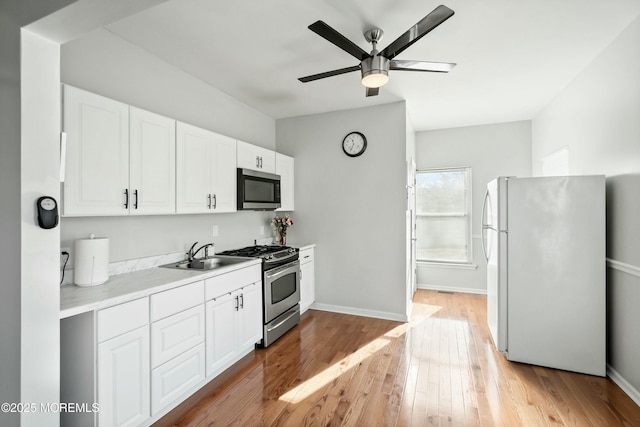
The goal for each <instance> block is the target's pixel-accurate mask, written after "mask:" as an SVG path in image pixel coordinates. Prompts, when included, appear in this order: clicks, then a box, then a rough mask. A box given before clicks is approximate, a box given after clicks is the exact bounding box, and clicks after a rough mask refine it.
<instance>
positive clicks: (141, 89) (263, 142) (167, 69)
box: [61, 29, 275, 149]
mask: <svg viewBox="0 0 640 427" xmlns="http://www.w3.org/2000/svg"><path fill="white" fill-rule="evenodd" d="M61 58H62V59H61V61H62V62H61V74H62V82H63V83H69V84H71V85H73V86H77V87H79V88H82V89H86V90H88V91H90V92H95V93H98V94H100V95H103V96H106V97H108V98H113V99H116V100H118V101H121V102H124V103H126V104H130V105H135V106H137V107H140V108H144V109H147V110H150V111H153V112H155V113H158V114H163V115H165V116H168V117H171V118H174V119H177V120H181V121H183V122H186V123H189V124H192V125H194V126H200V127H202V128H205V129H209V130H212V131H214V132H217V133H221V134H223V135H228V136H230V137H232V138H235V139H240V140H243V141H246V142H249V143H251V144H256V145H260V146H262V147H266V148H269V149H275V120H273V119H272V118H271V117H269V116H267V115H266V114H264V113H261V112H259V111H257V110H256V109H254V108H252V107H249V106H248V105H246V104H244V103H242V102H240V101H238V100H236V99H235V98H232V97H230V96H229V95H227V94H225V93H224V92H221V91H220V90H218V89H215V88H213V87H211V86H209V85H207V84H205V83H204V82H202V81H201V80H198V79H197V78H195V77H193V76H191V75H189V74H187V73H185V72H184V71H182V70H180V69H179V68H176V67H174V66H172V65H169V64H167V63H166V62H164V61H162V60H160V59H159V58H157V57H156V56H154V55H152V54H150V53H148V52H147V51H145V50H143V49H140V48H138V47H137V46H134V45H132V44H131V43H129V42H127V41H125V40H123V39H121V38H120V37H118V36H116V35H114V34H112V33H110V32H108V31H106V30H103V29H98V30H95V31H92V32H91V33H89V34H86V35H84V36H83V37H82V38H79V39H76V40H73V41H70V42H68V43H65V44H63V45H62V48H61Z"/></svg>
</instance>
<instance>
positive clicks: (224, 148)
mask: <svg viewBox="0 0 640 427" xmlns="http://www.w3.org/2000/svg"><path fill="white" fill-rule="evenodd" d="M211 192H212V193H213V212H235V211H236V210H237V205H236V140H235V139H232V138H229V137H227V136H224V135H215V136H214V143H213V147H212V153H211Z"/></svg>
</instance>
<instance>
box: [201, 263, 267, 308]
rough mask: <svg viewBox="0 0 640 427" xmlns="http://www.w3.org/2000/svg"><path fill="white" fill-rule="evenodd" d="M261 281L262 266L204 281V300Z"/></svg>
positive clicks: (258, 265)
mask: <svg viewBox="0 0 640 427" xmlns="http://www.w3.org/2000/svg"><path fill="white" fill-rule="evenodd" d="M261 281H262V266H261V265H260V264H256V265H252V266H251V267H247V268H243V269H240V270H236V271H232V272H231V273H227V274H221V275H220V276H215V277H212V278H210V279H206V280H205V291H204V293H205V300H207V301H209V300H211V299H213V298H216V297H218V296H220V295H224V294H228V293H229V292H233V291H235V290H236V289H239V288H241V287H243V286H246V285H249V284H251V283H255V282H261Z"/></svg>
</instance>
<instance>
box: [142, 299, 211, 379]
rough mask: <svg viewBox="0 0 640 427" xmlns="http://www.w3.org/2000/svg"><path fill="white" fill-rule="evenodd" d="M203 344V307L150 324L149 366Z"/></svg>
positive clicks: (161, 362) (157, 364)
mask: <svg viewBox="0 0 640 427" xmlns="http://www.w3.org/2000/svg"><path fill="white" fill-rule="evenodd" d="M202 342H204V305H203V304H202V303H201V304H200V305H199V306H197V307H193V308H192V309H189V310H186V311H183V312H181V313H178V314H174V315H173V316H170V317H167V318H166V319H162V320H160V321H158V322H154V323H152V324H151V366H152V367H154V368H155V367H157V366H159V365H161V364H163V363H165V362H167V361H169V360H170V359H173V358H174V357H176V356H178V355H180V354H182V353H184V352H185V351H187V350H189V349H190V348H192V347H194V346H196V345H198V344H200V343H202Z"/></svg>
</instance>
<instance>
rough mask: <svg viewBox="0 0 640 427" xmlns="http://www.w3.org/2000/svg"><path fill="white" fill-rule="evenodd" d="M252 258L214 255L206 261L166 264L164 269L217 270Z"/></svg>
mask: <svg viewBox="0 0 640 427" xmlns="http://www.w3.org/2000/svg"><path fill="white" fill-rule="evenodd" d="M250 259H251V258H243V257H231V256H220V255H214V256H211V257H209V258H206V259H195V260H193V261H187V260H185V261H179V262H172V263H171V264H164V265H161V266H160V267H163V268H176V269H179V270H214V269H216V268H221V267H226V266H228V265H235V264H240V263H243V262H246V261H248V260H250Z"/></svg>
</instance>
